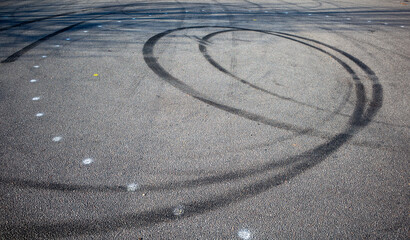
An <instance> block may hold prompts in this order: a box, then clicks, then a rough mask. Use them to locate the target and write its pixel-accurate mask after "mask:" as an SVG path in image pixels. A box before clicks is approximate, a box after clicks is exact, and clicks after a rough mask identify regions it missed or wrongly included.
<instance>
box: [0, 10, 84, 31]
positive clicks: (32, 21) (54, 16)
mask: <svg viewBox="0 0 410 240" xmlns="http://www.w3.org/2000/svg"><path fill="white" fill-rule="evenodd" d="M76 13H78V12H66V13H61V14H57V15H52V16H48V17H42V18H36V19H32V20H27V21H24V22H21V23H17V24H15V25H12V26H8V27H4V28H0V32H1V31H5V30H9V29H11V28H15V27H20V26H23V25H26V24H29V23H35V22H40V21H43V20H47V19H51V18H56V17H62V16H67V15H71V14H76Z"/></svg>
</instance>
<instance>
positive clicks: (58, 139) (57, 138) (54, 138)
mask: <svg viewBox="0 0 410 240" xmlns="http://www.w3.org/2000/svg"><path fill="white" fill-rule="evenodd" d="M61 139H63V138H62V137H53V142H59V141H61Z"/></svg>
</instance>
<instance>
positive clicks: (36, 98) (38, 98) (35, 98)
mask: <svg viewBox="0 0 410 240" xmlns="http://www.w3.org/2000/svg"><path fill="white" fill-rule="evenodd" d="M32 100H33V101H38V100H40V97H33V98H32Z"/></svg>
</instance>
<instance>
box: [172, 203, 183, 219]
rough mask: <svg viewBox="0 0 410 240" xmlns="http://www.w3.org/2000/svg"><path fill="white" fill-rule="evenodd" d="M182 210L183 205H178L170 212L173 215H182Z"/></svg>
mask: <svg viewBox="0 0 410 240" xmlns="http://www.w3.org/2000/svg"><path fill="white" fill-rule="evenodd" d="M184 211H185V207H184V205H178V206H177V207H176V208H174V210H172V213H173V214H174V215H175V216H182V214H184Z"/></svg>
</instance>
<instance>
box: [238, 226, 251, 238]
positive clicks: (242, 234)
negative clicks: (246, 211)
mask: <svg viewBox="0 0 410 240" xmlns="http://www.w3.org/2000/svg"><path fill="white" fill-rule="evenodd" d="M238 237H239V238H240V239H245V240H247V239H251V238H252V233H251V232H250V231H249V230H248V229H241V230H239V232H238Z"/></svg>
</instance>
